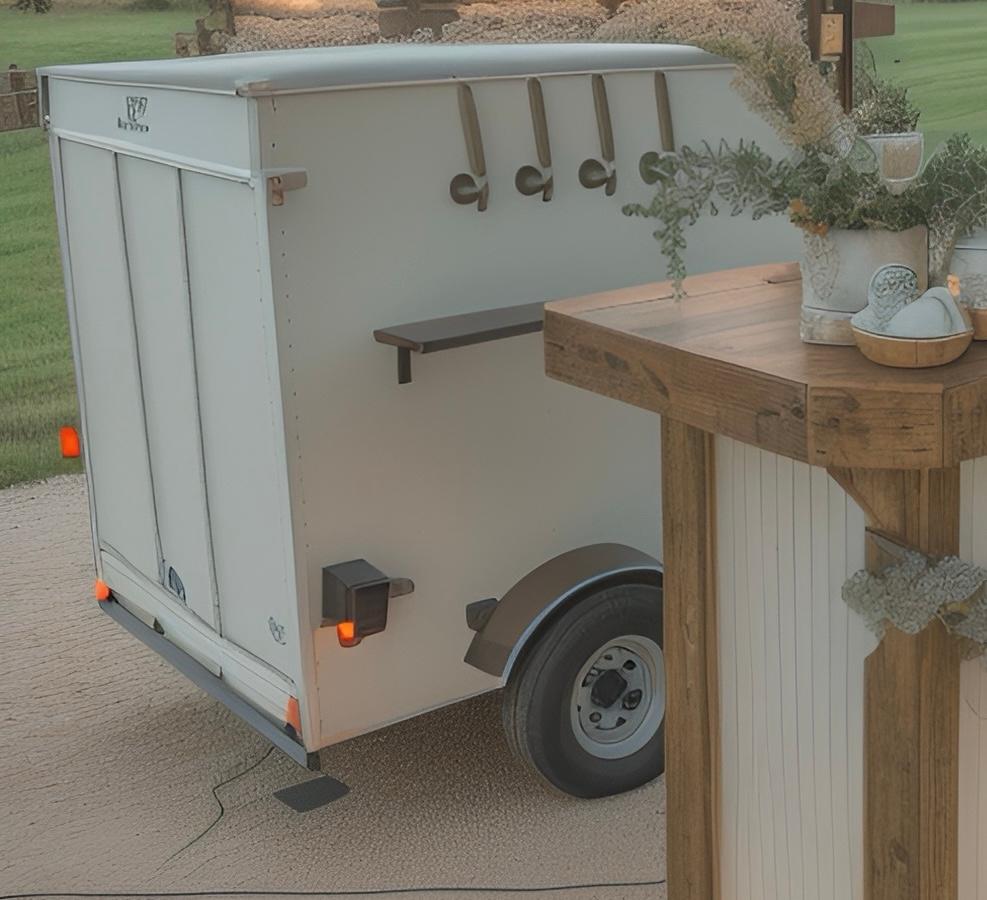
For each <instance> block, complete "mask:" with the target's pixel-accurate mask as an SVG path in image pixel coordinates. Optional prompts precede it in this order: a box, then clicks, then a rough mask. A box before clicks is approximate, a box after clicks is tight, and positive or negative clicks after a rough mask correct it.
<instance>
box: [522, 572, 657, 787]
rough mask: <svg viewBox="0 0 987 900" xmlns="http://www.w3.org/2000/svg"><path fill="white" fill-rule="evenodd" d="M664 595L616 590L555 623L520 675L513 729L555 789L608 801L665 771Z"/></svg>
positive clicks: (635, 588)
mask: <svg viewBox="0 0 987 900" xmlns="http://www.w3.org/2000/svg"><path fill="white" fill-rule="evenodd" d="M661 615H662V609H661V589H660V588H658V587H654V586H649V585H621V586H618V587H612V588H607V589H605V590H602V591H600V592H599V593H597V594H593V595H591V596H589V597H586V598H585V599H583V600H581V601H580V602H579V603H577V604H576V605H575V606H574V607H573V608H572V609H570V610H568V611H567V612H565V613H564V614H563V615H562V616H561V617H560V618H558V619H557V620H556V621H555V622H553V623H552V624H551V625H550V626H549V627H548V628H547V629H546V630H545V631H544V632H543V633H542V634H541V636H540V637H539V639H538V641H537V643H536V644H535V645H534V646H533V647H530V648H528V652H527V653H526V655H525V656H524V657H523V658H522V660H521V661H520V663H519V664H518V665H517V666H516V667H515V669H514V671H513V672H512V673H511V677H510V679H509V681H508V684H507V688H506V690H505V691H504V706H503V716H504V729H505V731H506V732H507V740H508V743H509V744H510V745H511V748H512V749H513V750H514V752H515V753H516V754H517V755H518V756H519V757H520V758H521V759H522V760H524V762H525V763H527V764H528V765H529V766H531V767H532V768H533V769H534V770H535V772H537V773H538V774H539V775H540V776H541V777H542V778H543V779H544V780H545V781H547V782H548V783H549V784H550V785H551V786H553V787H555V788H557V789H558V790H560V791H563V792H564V793H567V794H571V795H573V796H576V797H605V796H608V795H610V794H619V793H621V792H623V791H628V790H631V789H633V788H636V787H639V786H640V785H642V784H645V783H647V782H648V781H651V780H652V779H653V778H656V777H657V776H658V775H660V774H661V773H662V772H664V771H665V728H664V720H665V667H664V660H663V657H662V651H661V643H662V618H661Z"/></svg>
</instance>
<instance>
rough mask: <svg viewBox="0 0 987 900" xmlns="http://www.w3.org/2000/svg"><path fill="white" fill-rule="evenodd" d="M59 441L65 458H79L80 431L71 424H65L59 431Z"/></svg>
mask: <svg viewBox="0 0 987 900" xmlns="http://www.w3.org/2000/svg"><path fill="white" fill-rule="evenodd" d="M58 443H59V446H60V447H61V448H62V456H63V457H64V458H65V459H77V458H78V456H79V432H77V431H76V430H75V429H74V428H73V427H72V426H71V425H65V426H64V427H62V428H60V429H59V431H58Z"/></svg>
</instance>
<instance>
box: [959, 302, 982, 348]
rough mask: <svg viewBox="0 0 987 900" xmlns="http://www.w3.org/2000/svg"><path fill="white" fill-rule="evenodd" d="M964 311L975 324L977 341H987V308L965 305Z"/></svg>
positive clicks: (975, 338) (974, 333)
mask: <svg viewBox="0 0 987 900" xmlns="http://www.w3.org/2000/svg"><path fill="white" fill-rule="evenodd" d="M963 311H964V312H965V313H966V314H967V316H968V317H969V319H970V323H971V324H972V325H973V339H974V340H975V341H987V309H978V308H976V307H973V306H964V307H963Z"/></svg>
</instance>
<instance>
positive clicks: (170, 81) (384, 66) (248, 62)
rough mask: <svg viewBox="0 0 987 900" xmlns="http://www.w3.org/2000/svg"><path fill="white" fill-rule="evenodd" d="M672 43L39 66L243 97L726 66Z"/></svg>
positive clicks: (376, 48) (378, 50) (79, 76)
mask: <svg viewBox="0 0 987 900" xmlns="http://www.w3.org/2000/svg"><path fill="white" fill-rule="evenodd" d="M725 64H726V63H725V62H724V61H723V60H721V59H719V58H718V57H715V56H710V55H709V54H707V53H704V52H703V51H701V50H697V49H695V48H693V47H681V46H673V45H669V44H429V45H422V44H371V45H367V46H358V47H319V48H314V49H308V50H279V51H265V52H259V53H231V54H227V55H220V56H200V57H194V58H190V59H165V60H153V61H148V62H117V63H94V64H90V65H73V66H50V67H47V68H42V69H40V70H39V71H40V73H41V74H42V75H47V76H50V77H52V78H70V79H73V80H82V81H93V82H105V83H108V84H127V85H147V86H159V87H170V88H178V89H184V90H196V91H209V92H215V93H224V94H241V95H243V96H261V95H266V94H279V93H297V92H304V91H318V90H330V89H333V88H340V87H362V86H370V85H384V84H405V83H409V82H411V83H417V82H428V81H451V80H457V79H478V78H505V77H511V76H523V75H558V74H565V73H570V72H572V73H575V72H598V71H614V70H620V69H662V68H669V69H671V68H681V67H686V66H709V65H725Z"/></svg>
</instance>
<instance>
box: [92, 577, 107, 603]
mask: <svg viewBox="0 0 987 900" xmlns="http://www.w3.org/2000/svg"><path fill="white" fill-rule="evenodd" d="M93 596H94V597H95V598H96V599H97V600H99V602H100V603H105V602H106V601H107V600H109V599H110V586H109V585H108V584H107V583H106V582H105V581H100V580H99V579H97V580H96V584H95V585H93Z"/></svg>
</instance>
